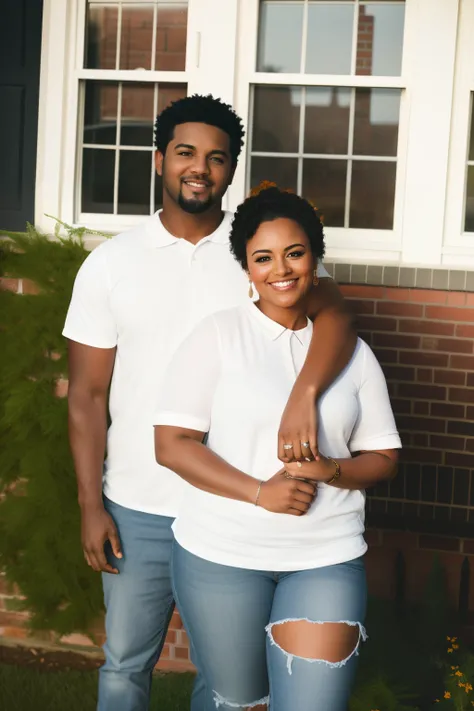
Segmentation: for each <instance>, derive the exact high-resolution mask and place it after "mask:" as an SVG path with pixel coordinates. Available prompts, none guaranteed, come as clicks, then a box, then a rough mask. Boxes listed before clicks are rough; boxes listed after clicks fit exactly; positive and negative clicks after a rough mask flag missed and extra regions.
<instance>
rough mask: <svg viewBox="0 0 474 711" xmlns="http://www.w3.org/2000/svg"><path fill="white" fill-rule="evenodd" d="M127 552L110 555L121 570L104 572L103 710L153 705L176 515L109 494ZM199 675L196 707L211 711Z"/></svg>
mask: <svg viewBox="0 0 474 711" xmlns="http://www.w3.org/2000/svg"><path fill="white" fill-rule="evenodd" d="M104 503H105V507H106V509H107V511H108V512H109V514H110V515H111V516H112V518H113V519H114V521H115V525H116V526H117V530H118V533H119V536H120V542H121V545H122V552H123V558H122V559H121V560H119V559H118V558H115V556H114V555H113V554H112V552H111V551H110V549H109V550H108V551H107V556H108V558H109V560H110V562H111V563H113V565H114V566H115V567H116V568H117V569H118V570H119V575H111V574H110V573H104V574H103V576H102V582H103V587H104V601H105V607H106V616H105V628H106V635H107V640H106V643H105V645H104V652H105V664H104V665H103V667H102V668H101V669H100V672H99V702H98V706H97V711H147V709H148V706H149V700H150V689H151V676H152V672H153V668H154V666H155V664H156V662H157V661H158V659H159V656H160V653H161V650H162V648H163V644H164V641H165V637H166V631H167V629H168V624H169V622H170V619H171V615H172V614H173V610H174V599H173V592H172V589H171V571H170V558H171V546H172V542H173V534H172V531H171V524H172V523H173V519H172V518H168V517H166V516H156V515H153V514H147V513H142V512H140V511H134V510H132V509H127V508H124V507H123V506H119V505H118V504H115V503H113V502H112V501H110V500H108V499H105V502H104ZM205 703H206V702H205V688H204V684H203V682H202V679H201V678H200V677H198V678H197V679H196V684H195V687H194V693H193V699H192V703H191V711H205Z"/></svg>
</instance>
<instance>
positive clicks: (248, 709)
mask: <svg viewBox="0 0 474 711" xmlns="http://www.w3.org/2000/svg"><path fill="white" fill-rule="evenodd" d="M269 698H270V697H268V696H265V698H263V699H258V700H257V701H253V702H250V703H244V704H240V703H238V702H236V701H231V700H229V699H226V698H225V697H224V696H222V695H221V694H219V692H217V691H215V690H214V703H215V705H216V709H219V708H222V709H240V710H241V711H266V710H267V708H268V702H269Z"/></svg>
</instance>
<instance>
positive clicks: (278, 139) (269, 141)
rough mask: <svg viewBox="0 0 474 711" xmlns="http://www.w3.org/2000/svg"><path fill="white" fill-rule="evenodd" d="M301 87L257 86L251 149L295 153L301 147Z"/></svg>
mask: <svg viewBox="0 0 474 711" xmlns="http://www.w3.org/2000/svg"><path fill="white" fill-rule="evenodd" d="M300 107H301V89H298V88H295V87H291V86H256V87H255V89H254V112H253V135H252V150H254V151H265V152H269V153H272V152H275V153H294V152H296V151H297V150H298V140H299V125H300Z"/></svg>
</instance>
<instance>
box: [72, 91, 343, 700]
mask: <svg viewBox="0 0 474 711" xmlns="http://www.w3.org/2000/svg"><path fill="white" fill-rule="evenodd" d="M155 131H156V133H155V140H156V148H157V152H156V169H157V171H158V173H159V174H160V175H161V176H162V179H163V209H162V211H160V212H158V213H156V214H155V215H153V216H152V217H150V218H149V219H148V220H146V221H145V223H144V224H143V225H141V226H139V227H137V228H135V229H133V230H130V231H129V232H126V233H123V234H120V235H117V236H116V237H114V238H113V239H111V240H108V241H106V242H104V243H103V244H102V245H100V246H99V247H98V248H97V249H96V250H94V251H93V252H92V253H91V254H90V255H89V256H88V258H87V259H86V261H85V262H84V264H83V266H82V267H81V269H80V271H79V273H78V276H77V279H76V283H75V286H74V293H73V296H72V300H71V305H70V308H69V312H68V316H67V320H66V325H65V328H64V335H65V336H66V337H67V338H68V339H69V358H70V385H69V422H70V441H71V448H72V452H73V456H74V462H75V467H76V473H77V480H78V492H79V504H80V507H81V513H82V544H83V548H84V555H85V558H86V561H87V563H88V564H89V565H90V566H91V567H92V568H93V569H94V570H97V571H102V573H103V586H104V599H105V605H106V633H107V642H106V644H105V647H104V651H105V656H106V662H105V665H104V666H103V667H102V669H101V671H100V681H99V704H98V710H99V711H145V709H147V708H148V702H149V693H150V684H151V674H152V671H153V668H154V666H155V664H156V662H157V661H158V658H159V655H160V652H161V649H162V646H163V643H164V639H165V636H166V630H167V627H168V623H169V620H170V618H171V614H172V612H173V608H174V602H173V595H172V590H171V584H170V575H169V555H170V549H171V540H172V534H171V524H172V521H173V518H174V517H175V516H176V515H177V513H178V509H179V502H180V496H181V492H182V490H183V487H184V483H183V482H182V481H181V480H180V479H179V477H177V476H176V475H175V474H173V473H172V472H171V471H169V470H167V469H165V468H163V467H160V466H158V465H157V464H156V462H155V459H154V446H153V412H154V410H155V408H156V404H157V403H156V393H157V392H158V390H159V385H160V380H161V378H162V375H163V372H164V370H165V368H166V364H167V363H168V361H169V360H170V358H172V356H173V352H174V351H175V349H176V347H177V346H178V344H179V343H180V342H181V341H182V340H183V339H184V338H185V336H186V335H187V334H188V333H189V331H190V330H191V328H193V326H194V325H196V323H197V322H198V321H199V320H200V319H202V318H203V317H204V316H206V315H208V314H210V313H212V312H215V311H217V310H220V309H225V308H229V307H232V306H236V305H238V304H239V303H241V302H242V301H245V300H246V299H248V298H249V297H248V282H247V280H246V277H245V275H244V273H243V272H242V270H241V269H240V267H239V265H238V264H237V262H235V261H234V259H233V258H232V256H231V254H230V251H229V245H228V237H229V227H230V221H231V215H230V214H229V213H223V212H222V198H223V196H224V194H225V192H226V190H227V188H228V186H229V185H230V183H231V182H232V178H233V175H234V171H235V168H236V165H237V160H238V157H239V154H240V151H241V148H242V144H243V128H242V122H241V120H240V118H239V117H238V116H237V115H236V114H235V113H234V112H233V110H232V109H231V107H230V106H227V105H226V104H223V103H221V102H220V101H219V100H217V99H213V98H212V97H210V96H208V97H203V96H192V97H188V98H185V99H181V100H179V101H177V102H175V103H174V104H172V105H171V106H170V107H168V108H167V109H165V110H164V111H163V112H162V114H161V115H160V116H159V117H158V119H157V122H156V126H155ZM320 269H321V270H322V275H324V274H326V273H325V272H324V270H323V269H322V268H320ZM320 275H321V274H320ZM326 276H327V274H326ZM314 292H315V293H314V299H313V304H312V310H314V314H313V315H314V317H315V326H316V327H315V329H314V331H315V334H316V335H315V338H314V342H313V344H312V346H311V349H310V353H309V356H308V360H307V363H306V365H305V368H304V369H303V370H302V372H301V375H300V377H299V379H298V381H297V383H296V385H295V388H294V391H293V393H292V397H291V399H290V401H289V403H288V407H287V410H286V412H285V415H284V417H283V421H282V427H281V430H280V435H279V437H280V442H279V445H278V446H279V453H280V457H281V458H282V459H287V458H288V453H289V450H288V449H284V448H283V444H286V445H289V444H292V445H293V449H292V455H293V456H294V457H296V458H298V457H301V454H302V453H301V444H300V443H301V442H306V441H308V442H310V443H311V447H312V449H313V452H314V453H315V454H316V455H317V449H316V447H317V442H316V420H315V417H316V416H315V414H314V413H315V407H314V405H315V401H316V400H317V398H318V397H319V395H321V394H322V392H324V390H325V389H326V388H327V386H328V385H329V384H330V383H331V382H332V381H333V379H334V378H335V377H336V376H337V375H338V373H339V372H340V370H341V369H342V368H343V367H344V366H345V365H346V363H347V361H348V360H349V358H350V356H351V354H352V350H353V347H354V344H355V335H354V334H353V332H352V327H351V319H350V318H349V316H348V315H347V313H346V312H345V310H344V306H343V299H342V297H341V296H340V295H339V292H338V290H337V287H336V286H335V285H334V284H333V282H332V281H331V280H330V279H322V280H321V282H320V284H319V286H318V287H317V288H316V289H315V290H314ZM110 382H111V389H110V399H109V408H110V415H111V426H110V429H109V431H108V434H107V424H106V422H107V398H108V388H109V384H110ZM106 446H107V462H106V466H105V474H104V477H103V460H104V453H105V449H106ZM275 446H277V443H275ZM290 458H291V457H290ZM211 707H212V706H210V705H209V700H208V701H207V702H206V692H205V687H204V684H203V683H202V681H201V680H200V679H198V680H197V681H196V685H195V689H194V694H193V700H192V705H191V708H192V711H205V710H206V711H207V709H208V708H211Z"/></svg>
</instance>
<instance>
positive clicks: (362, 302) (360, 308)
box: [349, 299, 375, 314]
mask: <svg viewBox="0 0 474 711" xmlns="http://www.w3.org/2000/svg"><path fill="white" fill-rule="evenodd" d="M349 304H350V306H351V309H352V310H353V311H355V313H357V314H373V313H374V312H375V303H374V302H373V301H368V300H367V299H351V300H350V301H349Z"/></svg>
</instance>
